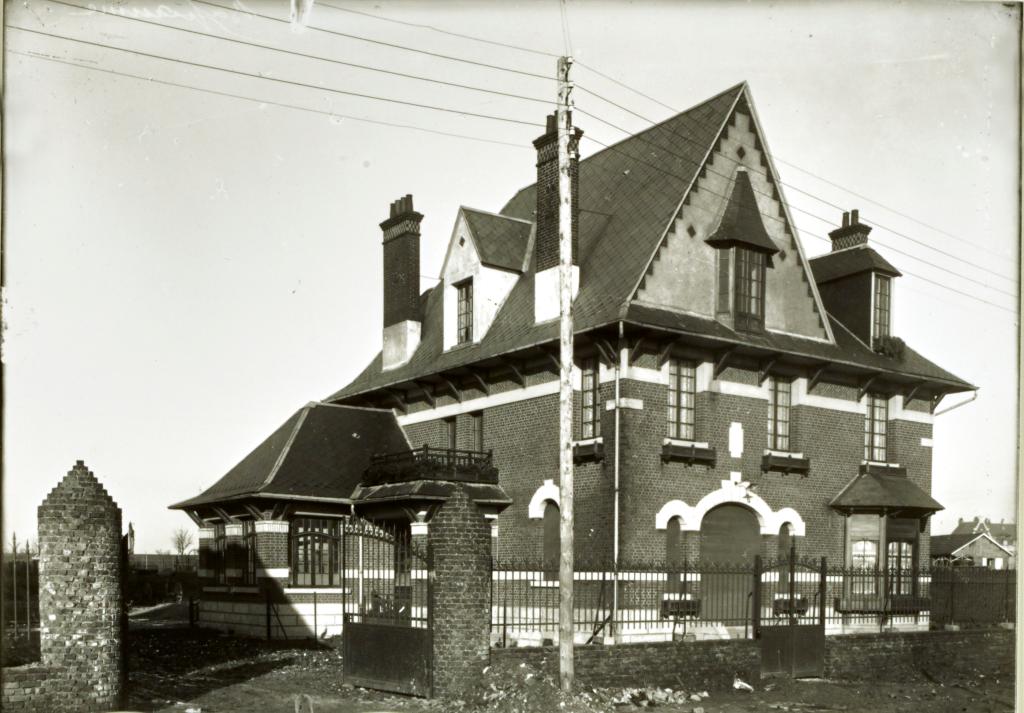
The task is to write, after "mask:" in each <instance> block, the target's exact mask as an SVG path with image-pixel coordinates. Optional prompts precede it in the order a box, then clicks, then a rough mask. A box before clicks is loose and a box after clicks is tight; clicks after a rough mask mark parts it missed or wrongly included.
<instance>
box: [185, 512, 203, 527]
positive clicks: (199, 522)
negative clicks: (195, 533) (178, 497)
mask: <svg viewBox="0 0 1024 713" xmlns="http://www.w3.org/2000/svg"><path fill="white" fill-rule="evenodd" d="M185 514H186V515H188V517H189V519H190V520H192V522H194V523H195V524H196V527H206V521H205V520H203V518H201V517H199V513H198V512H197V511H196V510H186V511H185Z"/></svg>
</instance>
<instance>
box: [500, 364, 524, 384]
mask: <svg viewBox="0 0 1024 713" xmlns="http://www.w3.org/2000/svg"><path fill="white" fill-rule="evenodd" d="M502 364H504V365H505V367H506V368H508V370H509V371H511V372H512V380H513V381H515V382H516V383H517V384H519V388H521V389H525V388H526V379H525V378H524V377H523V372H522V370H521V369H520V368H519V366H518V365H517V364H516V363H515V362H514V361H512V360H511V359H504V360H502Z"/></svg>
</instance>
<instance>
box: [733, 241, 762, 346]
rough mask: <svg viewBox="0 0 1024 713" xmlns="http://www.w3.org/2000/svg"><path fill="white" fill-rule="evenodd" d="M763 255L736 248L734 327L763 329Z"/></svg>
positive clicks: (754, 251)
mask: <svg viewBox="0 0 1024 713" xmlns="http://www.w3.org/2000/svg"><path fill="white" fill-rule="evenodd" d="M764 272H765V255H764V253H762V252H758V251H756V250H747V249H746V248H740V247H737V248H736V329H746V330H760V329H764Z"/></svg>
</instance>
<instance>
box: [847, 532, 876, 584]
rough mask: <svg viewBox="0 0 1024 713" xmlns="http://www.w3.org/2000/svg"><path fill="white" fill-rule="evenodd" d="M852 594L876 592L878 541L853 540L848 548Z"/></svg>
mask: <svg viewBox="0 0 1024 713" xmlns="http://www.w3.org/2000/svg"><path fill="white" fill-rule="evenodd" d="M850 565H851V566H852V567H853V569H854V570H855V571H854V572H853V573H852V577H853V582H852V583H851V584H852V587H851V591H852V593H853V594H874V593H875V592H876V591H877V588H876V584H877V581H876V580H877V579H878V577H877V575H876V574H875V570H876V569H877V568H878V540H854V541H853V543H852V544H851V548H850Z"/></svg>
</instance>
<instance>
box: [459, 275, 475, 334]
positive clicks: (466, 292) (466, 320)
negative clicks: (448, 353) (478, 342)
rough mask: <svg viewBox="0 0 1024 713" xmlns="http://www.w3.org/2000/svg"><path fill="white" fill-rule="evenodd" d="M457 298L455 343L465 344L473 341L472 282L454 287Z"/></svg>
mask: <svg viewBox="0 0 1024 713" xmlns="http://www.w3.org/2000/svg"><path fill="white" fill-rule="evenodd" d="M455 289H456V291H457V292H458V296H459V322H458V334H456V337H455V342H456V343H457V344H466V343H468V342H472V341H473V280H471V279H470V280H466V281H465V282H460V283H459V284H457V285H455Z"/></svg>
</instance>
